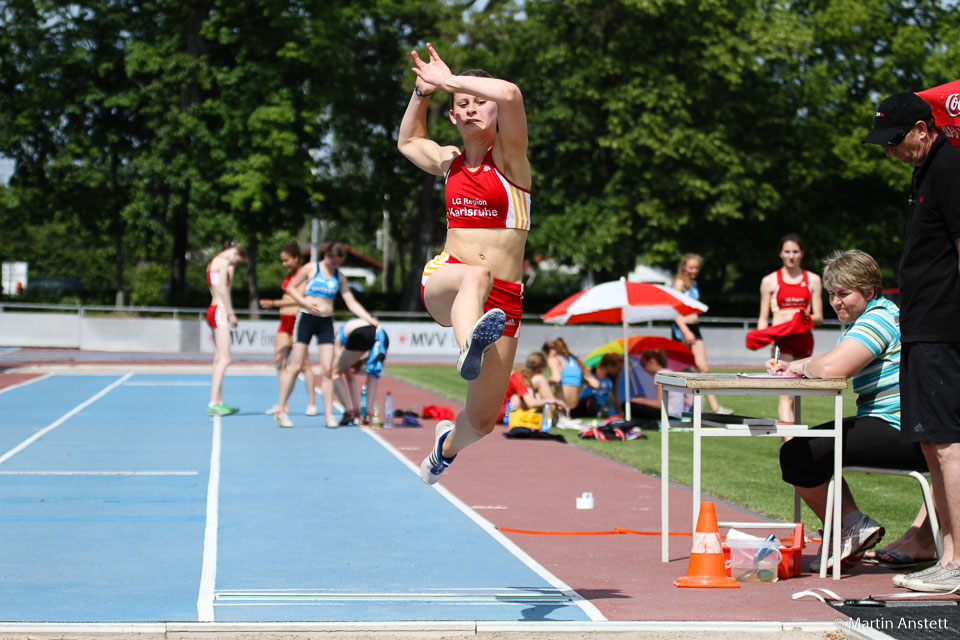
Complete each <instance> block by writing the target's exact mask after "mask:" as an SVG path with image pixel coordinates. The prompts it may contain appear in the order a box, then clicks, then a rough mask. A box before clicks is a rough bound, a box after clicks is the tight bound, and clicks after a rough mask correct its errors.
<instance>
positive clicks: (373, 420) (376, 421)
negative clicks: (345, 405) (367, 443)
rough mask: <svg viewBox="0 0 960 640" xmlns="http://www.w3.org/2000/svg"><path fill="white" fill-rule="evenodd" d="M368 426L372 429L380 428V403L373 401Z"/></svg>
mask: <svg viewBox="0 0 960 640" xmlns="http://www.w3.org/2000/svg"><path fill="white" fill-rule="evenodd" d="M370 426H371V427H373V428H374V429H379V428H380V405H379V404H377V403H376V402H374V403H373V415H372V416H370Z"/></svg>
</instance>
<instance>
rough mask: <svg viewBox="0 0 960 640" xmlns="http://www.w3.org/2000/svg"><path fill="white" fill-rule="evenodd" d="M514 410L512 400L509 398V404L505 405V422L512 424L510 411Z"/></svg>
mask: <svg viewBox="0 0 960 640" xmlns="http://www.w3.org/2000/svg"><path fill="white" fill-rule="evenodd" d="M511 411H513V405H511V404H510V401H509V400H507V404H506V405H505V406H504V407H503V424H505V425H509V424H510V412H511Z"/></svg>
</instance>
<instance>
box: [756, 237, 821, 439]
mask: <svg viewBox="0 0 960 640" xmlns="http://www.w3.org/2000/svg"><path fill="white" fill-rule="evenodd" d="M803 253H804V246H803V240H801V239H800V236H798V235H797V234H795V233H790V234H787V235H785V236H783V238H781V239H780V260H781V261H783V266H782V267H781V268H780V269H777V270H776V271H774V272H773V273H768V274H767V275H766V276H764V278H763V280H761V281H760V317H759V318H758V320H757V329H758V330H762V329H766V328H767V327H769V326H774V325H779V324H784V323H787V322H792V321H793V320H794V316H795V315H796V314H798V313H806V314H809V316H810V319H811V320H812V321H813V324H814V325H816V326H819V325H820V324H822V323H823V295H822V293H821V292H822V290H823V286H822V284H821V282H820V276H818V275H817V274H815V273H812V272H810V271H805V270H804V269H803V267H801V266H800V263H801V262H802V261H803ZM774 345H775V346H777V347H780V360H782V361H783V362H792V361H793V360H799V359H800V358H808V357H810V356H811V355H812V354H813V332H812V331H810V330H806V331H803V332H802V333H792V334H789V335H784V336H780V337H777V338H776V339H775V340H774ZM777 414H778V416H779V418H780V420H782V421H784V422H793V397H792V396H780V407H779V410H778V412H777Z"/></svg>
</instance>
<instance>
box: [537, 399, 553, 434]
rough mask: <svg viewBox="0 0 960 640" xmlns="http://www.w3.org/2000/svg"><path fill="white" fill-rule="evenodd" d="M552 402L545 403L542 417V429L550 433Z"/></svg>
mask: <svg viewBox="0 0 960 640" xmlns="http://www.w3.org/2000/svg"><path fill="white" fill-rule="evenodd" d="M550 422H551V420H550V403H549V402H548V403H546V404H545V405H543V417H542V418H540V431H542V432H544V433H550Z"/></svg>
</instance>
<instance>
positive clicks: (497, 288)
mask: <svg viewBox="0 0 960 640" xmlns="http://www.w3.org/2000/svg"><path fill="white" fill-rule="evenodd" d="M445 264H463V263H462V262H460V261H459V260H457V259H456V258H454V257H453V256H451V255H450V254H449V253H441V254H440V255H438V256H434V258H433V260H431V261H430V262H428V263H427V264H426V266H425V267H424V268H423V277H422V278H421V279H420V302H421V303H422V302H423V286H424V285H425V284H426V283H427V279H428V278H429V277H430V275H431V274H433V272H434V271H436V270H437V269H438V268H440V267H442V266H443V265H445ZM423 308H424V309H426V308H427V305H426V304H424V305H423ZM490 309H501V310H503V312H504V313H505V314H506V316H507V325H506V327H504V329H503V335H505V336H509V337H511V338H515V337H516V336H517V333H518V332H519V331H520V316H521V315H523V285H522V284H520V283H519V282H507V281H506V280H498V279H497V278H494V279H493V289H491V290H490V295H488V296H487V299H486V300H485V301H484V303H483V311H484V313H486V312H487V311H490ZM427 313H430V311H429V309H428V310H427ZM430 317H431V318H433V316H430ZM433 320H434V322H437V324H440V322H438V321H437V319H436V318H433ZM441 326H444V327H445V326H449V325H443V324H441Z"/></svg>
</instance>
